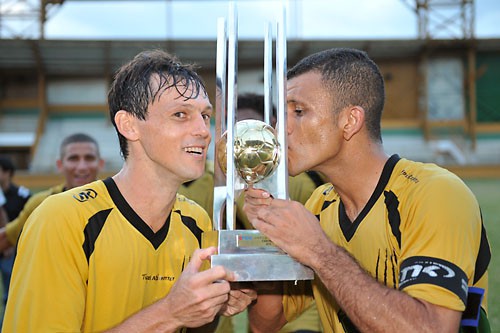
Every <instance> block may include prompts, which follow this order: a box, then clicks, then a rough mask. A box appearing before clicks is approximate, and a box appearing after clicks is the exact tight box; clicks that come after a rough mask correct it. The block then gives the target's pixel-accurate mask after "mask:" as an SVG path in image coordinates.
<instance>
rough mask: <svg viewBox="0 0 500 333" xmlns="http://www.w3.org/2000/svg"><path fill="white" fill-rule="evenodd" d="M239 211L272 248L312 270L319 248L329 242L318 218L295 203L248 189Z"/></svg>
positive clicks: (257, 190) (319, 251)
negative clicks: (265, 238)
mask: <svg viewBox="0 0 500 333" xmlns="http://www.w3.org/2000/svg"><path fill="white" fill-rule="evenodd" d="M243 210H244V211H245V213H246V214H247V216H248V218H249V220H250V222H251V223H252V225H253V226H254V227H255V228H256V229H257V230H259V231H260V232H262V233H263V234H264V235H266V236H267V237H269V239H270V240H271V241H272V242H273V243H274V244H276V246H278V247H279V248H281V249H282V250H283V251H285V252H286V253H288V254H289V255H290V256H291V257H293V258H294V259H296V260H297V261H299V262H301V263H303V264H305V265H308V266H311V267H313V268H314V266H313V265H312V264H313V261H314V259H315V257H316V256H317V254H318V253H321V252H322V251H321V250H320V249H321V248H322V247H323V246H324V245H325V244H326V243H329V242H330V241H329V239H328V237H327V236H326V235H325V233H324V232H323V229H321V225H320V223H319V221H318V219H317V218H316V217H315V216H314V215H313V214H312V213H311V212H309V211H308V210H307V209H306V208H305V207H304V206H303V205H302V204H300V203H299V202H296V201H291V200H280V199H273V198H272V197H271V195H270V194H269V193H267V192H265V191H263V190H259V189H254V188H248V189H247V190H246V191H245V205H244V206H243Z"/></svg>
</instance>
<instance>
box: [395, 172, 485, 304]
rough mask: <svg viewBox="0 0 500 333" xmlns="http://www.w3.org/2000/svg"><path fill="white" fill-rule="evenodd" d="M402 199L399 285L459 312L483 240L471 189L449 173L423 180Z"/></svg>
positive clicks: (421, 297)
mask: <svg viewBox="0 0 500 333" xmlns="http://www.w3.org/2000/svg"><path fill="white" fill-rule="evenodd" d="M413 195H414V196H415V197H414V198H413V200H411V202H413V204H411V205H404V203H402V217H401V219H402V222H401V228H402V230H401V263H400V264H401V267H400V280H399V288H400V289H401V290H404V291H405V292H407V293H408V294H410V295H411V296H413V297H416V298H419V299H423V300H426V301H428V302H430V303H433V304H437V305H440V306H443V307H447V308H450V309H453V310H458V311H463V310H464V308H465V303H466V299H467V289H468V285H471V284H472V281H471V280H472V278H473V276H474V267H475V261H476V257H477V254H478V251H479V243H480V239H481V215H480V210H479V205H478V203H477V201H476V199H475V197H474V195H473V194H472V192H471V191H470V190H469V189H468V188H467V187H466V186H465V184H463V182H462V181H461V180H460V179H458V178H457V177H455V176H454V175H452V174H449V175H440V176H439V177H434V178H433V179H431V180H430V181H429V182H426V183H425V184H422V186H421V188H419V190H418V191H415V193H414V194H413Z"/></svg>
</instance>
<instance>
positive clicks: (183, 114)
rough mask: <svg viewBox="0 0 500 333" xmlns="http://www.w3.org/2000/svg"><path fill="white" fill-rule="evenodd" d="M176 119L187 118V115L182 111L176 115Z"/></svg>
mask: <svg viewBox="0 0 500 333" xmlns="http://www.w3.org/2000/svg"><path fill="white" fill-rule="evenodd" d="M174 117H177V118H186V113H185V112H182V111H179V112H176V113H174Z"/></svg>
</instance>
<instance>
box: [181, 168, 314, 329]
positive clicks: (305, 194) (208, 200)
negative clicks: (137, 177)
mask: <svg viewBox="0 0 500 333" xmlns="http://www.w3.org/2000/svg"><path fill="white" fill-rule="evenodd" d="M213 177H214V176H213V167H212V166H211V165H209V166H208V167H207V168H206V170H205V174H204V175H203V176H202V177H200V178H198V179H196V180H194V181H192V182H189V183H186V184H183V185H182V186H181V187H180V188H179V193H182V194H183V195H185V196H186V197H188V198H190V199H192V200H194V201H196V202H197V203H198V204H200V205H201V206H202V207H203V208H205V210H206V211H207V212H209V213H210V216H211V214H212V212H213V199H214V196H213V188H214V178H213ZM323 183H324V181H323V179H322V177H321V176H320V175H319V174H317V173H314V172H307V173H306V172H304V173H301V174H300V175H297V176H295V177H289V183H288V192H289V193H288V194H289V196H290V198H291V199H292V200H295V201H299V202H301V203H305V202H306V201H307V199H308V198H309V196H310V195H311V194H312V193H313V192H314V190H315V189H316V188H317V187H318V186H320V185H321V184H323ZM243 203H244V197H243V196H240V197H239V198H238V199H237V202H236V220H237V229H253V227H252V224H251V223H250V221H249V220H248V218H247V217H246V215H245V213H244V212H243ZM234 330H235V329H234V327H233V324H232V318H227V317H221V318H220V320H219V326H218V327H217V331H216V332H217V333H219V332H220V333H228V332H229V333H230V332H234ZM295 331H302V332H320V331H321V324H320V322H319V317H318V313H317V311H316V304H314V302H313V303H312V304H310V306H309V308H308V309H307V310H306V311H305V312H304V313H302V314H301V315H300V317H299V318H297V319H296V320H294V321H293V322H289V323H288V324H287V325H285V327H283V328H282V329H281V330H280V333H289V332H295Z"/></svg>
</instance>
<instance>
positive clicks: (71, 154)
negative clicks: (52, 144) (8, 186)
mask: <svg viewBox="0 0 500 333" xmlns="http://www.w3.org/2000/svg"><path fill="white" fill-rule="evenodd" d="M56 166H57V169H58V171H59V172H60V173H61V174H62V175H63V176H64V183H62V184H58V185H55V186H54V187H51V188H50V189H48V190H45V191H41V192H38V193H36V194H35V195H33V196H32V197H31V198H30V199H29V200H28V202H27V203H26V205H25V206H24V209H23V210H22V211H21V212H20V213H19V214H18V215H19V216H18V217H17V218H15V219H14V220H13V221H12V222H10V223H9V224H7V225H6V226H5V227H3V228H1V229H0V251H2V252H5V251H6V250H8V249H9V248H11V247H12V246H14V245H16V244H17V239H18V237H19V234H20V233H21V230H22V229H23V227H24V224H25V223H26V221H27V220H28V217H29V216H30V214H31V213H32V212H33V211H34V210H35V208H37V207H38V206H39V205H40V204H41V203H42V202H43V201H44V200H45V199H46V198H47V197H48V196H50V195H52V194H57V193H61V192H63V191H65V190H69V189H72V188H74V187H77V186H81V185H85V184H87V183H91V182H93V181H95V180H96V179H97V175H98V174H99V172H100V171H101V170H102V168H103V167H104V160H103V159H102V158H101V155H100V152H99V145H98V143H97V141H96V140H95V139H94V138H93V137H91V136H89V135H87V134H84V133H76V134H72V135H69V136H67V137H66V138H64V139H63V141H62V142H61V145H60V148H59V159H58V160H57V161H56Z"/></svg>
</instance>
